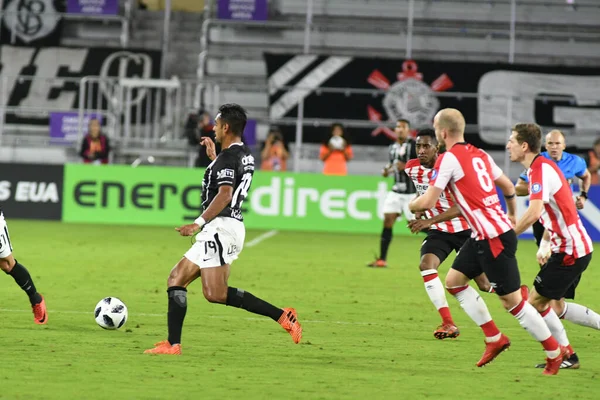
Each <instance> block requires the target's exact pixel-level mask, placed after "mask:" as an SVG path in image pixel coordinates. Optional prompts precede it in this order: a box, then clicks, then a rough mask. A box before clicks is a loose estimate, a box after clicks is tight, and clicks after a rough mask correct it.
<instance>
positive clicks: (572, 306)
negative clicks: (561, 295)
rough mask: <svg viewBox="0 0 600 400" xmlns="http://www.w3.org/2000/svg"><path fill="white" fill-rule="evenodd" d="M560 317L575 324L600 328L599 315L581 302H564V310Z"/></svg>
mask: <svg viewBox="0 0 600 400" xmlns="http://www.w3.org/2000/svg"><path fill="white" fill-rule="evenodd" d="M561 318H564V319H566V320H567V321H571V322H572V323H574V324H577V325H581V326H587V327H588V328H594V329H599V330H600V315H598V314H596V313H595V312H594V311H593V310H590V309H589V308H587V307H586V306H582V305H581V304H577V303H565V311H564V313H563V315H562V316H561Z"/></svg>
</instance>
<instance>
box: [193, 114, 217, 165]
mask: <svg viewBox="0 0 600 400" xmlns="http://www.w3.org/2000/svg"><path fill="white" fill-rule="evenodd" d="M213 127H214V125H213V124H212V122H211V119H210V114H209V113H208V111H205V110H203V109H200V110H199V111H198V112H197V113H192V114H190V115H189V116H188V119H187V122H186V124H185V136H186V137H187V139H188V143H189V144H190V145H191V146H194V147H198V157H197V158H196V162H195V163H194V166H195V167H198V168H206V167H208V165H209V164H210V163H211V160H210V158H208V156H207V155H206V146H204V145H202V144H201V143H200V142H201V141H202V138H203V137H208V138H210V139H211V140H212V141H213V143H215V148H216V151H217V154H218V153H220V152H221V145H220V144H219V143H216V141H215V140H216V138H215V132H214V131H213Z"/></svg>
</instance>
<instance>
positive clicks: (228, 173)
mask: <svg viewBox="0 0 600 400" xmlns="http://www.w3.org/2000/svg"><path fill="white" fill-rule="evenodd" d="M234 177H235V172H234V171H233V170H232V169H229V168H225V169H222V170H220V171H217V179H227V178H230V179H233V178H234Z"/></svg>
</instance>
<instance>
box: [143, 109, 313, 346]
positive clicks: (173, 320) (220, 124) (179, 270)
mask: <svg viewBox="0 0 600 400" xmlns="http://www.w3.org/2000/svg"><path fill="white" fill-rule="evenodd" d="M246 121H247V117H246V110H244V109H243V108H242V107H241V106H239V105H237V104H224V105H222V106H221V107H220V108H219V114H217V116H216V117H215V125H214V131H215V136H216V139H217V141H218V142H219V143H221V148H222V149H223V150H222V151H221V153H220V154H219V155H217V154H216V152H215V144H214V142H213V141H212V140H211V139H210V138H207V137H205V138H203V140H202V145H204V146H206V153H207V155H208V157H209V158H210V159H211V160H213V161H212V162H211V163H210V165H209V166H208V167H207V168H206V171H205V172H204V178H203V180H202V210H203V211H202V215H201V216H199V217H198V218H196V220H194V223H192V224H188V225H184V226H182V227H179V228H176V230H177V231H178V232H179V233H180V235H182V236H192V235H194V234H196V240H195V243H194V244H193V245H192V247H191V248H190V249H189V250H188V251H187V252H186V253H185V254H184V256H183V258H181V260H179V262H178V263H177V264H176V265H175V267H174V268H173V269H172V270H171V274H170V275H169V279H168V281H167V284H168V289H167V295H168V301H169V305H168V313H167V322H168V329H169V336H168V338H167V340H163V341H161V342H158V343H156V344H155V347H154V348H152V349H149V350H146V351H145V353H148V354H181V331H182V328H183V320H184V319H185V314H186V312H187V286H188V285H189V284H191V283H192V282H193V281H194V280H196V279H197V278H198V277H200V279H201V280H202V292H203V294H204V297H205V298H206V300H208V301H209V302H211V303H217V304H224V305H227V306H231V307H237V308H243V309H245V310H246V311H249V312H251V313H254V314H259V315H264V316H266V317H270V318H271V319H273V320H274V321H276V322H278V323H279V324H280V325H281V327H282V328H284V329H285V330H286V331H287V332H288V333H289V334H290V335H291V336H292V340H293V341H294V343H299V342H300V340H301V338H302V327H301V326H300V323H299V322H298V316H297V314H296V310H294V309H293V308H283V309H282V308H278V307H275V306H274V305H272V304H270V303H267V302H266V301H264V300H262V299H260V298H258V297H256V296H254V295H253V294H252V293H249V292H246V291H244V290H242V289H238V288H234V287H231V286H228V283H227V281H228V279H229V273H230V266H231V264H232V263H233V261H234V260H236V259H237V258H238V256H239V254H240V253H241V251H242V248H243V247H244V239H245V236H246V229H245V227H244V222H243V217H242V204H243V202H244V200H245V199H246V197H247V196H248V191H249V190H250V185H251V183H252V176H253V174H254V157H253V156H252V155H251V154H250V150H249V149H248V147H247V146H246V145H245V144H244V143H243V142H242V133H243V132H244V127H245V126H246ZM200 271H202V273H200Z"/></svg>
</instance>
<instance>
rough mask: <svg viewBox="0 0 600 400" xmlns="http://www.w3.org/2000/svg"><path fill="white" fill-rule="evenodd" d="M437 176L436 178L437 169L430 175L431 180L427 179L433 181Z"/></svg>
mask: <svg viewBox="0 0 600 400" xmlns="http://www.w3.org/2000/svg"><path fill="white" fill-rule="evenodd" d="M437 176H438V172H437V169H434V170H433V172H432V173H431V178H429V179H430V180H434V179H435V178H437Z"/></svg>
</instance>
